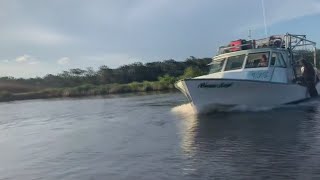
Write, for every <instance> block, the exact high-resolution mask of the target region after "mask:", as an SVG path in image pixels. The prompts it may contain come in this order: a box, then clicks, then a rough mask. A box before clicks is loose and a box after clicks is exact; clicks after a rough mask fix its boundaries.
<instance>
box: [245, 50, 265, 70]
mask: <svg viewBox="0 0 320 180" xmlns="http://www.w3.org/2000/svg"><path fill="white" fill-rule="evenodd" d="M268 65H269V52H260V53H250V54H248V58H247V63H246V67H245V68H259V67H268Z"/></svg>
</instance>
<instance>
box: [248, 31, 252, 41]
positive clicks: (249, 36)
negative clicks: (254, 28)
mask: <svg viewBox="0 0 320 180" xmlns="http://www.w3.org/2000/svg"><path fill="white" fill-rule="evenodd" d="M248 38H249V40H251V39H252V37H251V29H249V34H248Z"/></svg>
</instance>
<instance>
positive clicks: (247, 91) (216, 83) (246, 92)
mask: <svg viewBox="0 0 320 180" xmlns="http://www.w3.org/2000/svg"><path fill="white" fill-rule="evenodd" d="M175 86H176V88H178V89H179V90H180V91H181V92H182V93H183V94H184V95H185V96H186V97H187V98H188V99H189V101H190V102H192V104H193V106H194V108H195V109H196V110H197V111H198V112H200V113H201V112H205V111H208V110H210V109H214V108H215V107H222V106H227V107H230V106H237V105H242V106H247V107H254V108H257V107H273V106H277V105H282V104H288V103H295V102H299V101H303V100H306V99H308V98H310V96H309V93H308V91H307V88H306V87H304V86H301V85H298V84H287V83H273V82H264V81H252V80H238V79H186V80H181V81H179V82H177V83H176V84H175ZM317 90H318V91H319V90H320V86H319V84H318V85H317Z"/></svg>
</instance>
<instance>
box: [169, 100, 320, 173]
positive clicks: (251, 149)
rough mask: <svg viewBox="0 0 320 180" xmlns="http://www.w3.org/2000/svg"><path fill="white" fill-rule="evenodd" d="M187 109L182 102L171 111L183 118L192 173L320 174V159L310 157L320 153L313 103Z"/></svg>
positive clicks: (185, 150)
mask: <svg viewBox="0 0 320 180" xmlns="http://www.w3.org/2000/svg"><path fill="white" fill-rule="evenodd" d="M187 109H188V106H187V105H184V106H182V107H178V108H176V109H175V110H174V112H176V113H177V112H178V113H179V116H181V117H182V119H183V121H182V129H181V131H182V133H181V134H182V140H181V149H182V151H183V154H184V155H185V158H186V161H185V162H186V163H185V169H186V170H188V172H187V174H188V175H190V176H191V177H192V176H197V177H198V176H202V175H204V174H206V177H204V178H209V177H224V178H225V177H235V176H239V175H240V176H241V177H248V178H249V177H250V178H252V177H253V176H256V177H259V178H261V177H266V178H268V177H273V176H277V177H281V178H292V177H300V176H301V177H303V175H305V174H308V175H310V174H313V175H314V176H313V177H315V176H317V175H320V174H319V173H318V172H320V168H319V167H320V166H319V165H320V158H319V156H317V157H316V158H315V157H314V155H315V154H320V142H319V138H318V134H319V132H320V128H319V121H318V120H319V109H318V108H317V107H316V106H315V105H314V104H313V105H304V106H297V107H291V108H284V109H283V108H282V109H276V110H272V111H265V112H234V113H230V112H228V113H215V114H211V115H205V116H204V115H201V116H198V115H195V114H193V113H190V110H187ZM204 172H206V173H204ZM208 172H210V173H208ZM207 176H208V177H207Z"/></svg>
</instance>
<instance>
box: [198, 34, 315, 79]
mask: <svg viewBox="0 0 320 180" xmlns="http://www.w3.org/2000/svg"><path fill="white" fill-rule="evenodd" d="M277 37H278V36H277ZM270 39H271V38H269V41H267V42H269V43H265V42H266V40H263V41H262V42H264V45H261V43H259V41H250V43H251V44H250V45H249V46H248V44H242V45H240V46H241V47H245V49H244V50H243V49H241V48H235V47H234V46H232V45H233V44H234V42H233V44H232V45H231V46H230V47H227V48H226V47H223V49H222V50H221V49H219V54H218V55H217V56H215V57H214V58H213V61H212V62H211V63H210V64H209V65H210V72H209V74H208V75H206V76H201V77H198V78H219V79H220V78H222V79H243V80H256V81H269V82H275V83H294V82H295V80H296V79H297V76H299V73H300V72H299V71H300V68H299V66H298V65H299V63H297V61H296V60H295V59H294V55H293V50H294V49H295V48H296V47H298V46H300V44H301V42H303V41H307V42H311V45H314V47H315V43H314V42H312V41H309V40H307V39H306V38H305V36H299V35H291V34H286V35H284V36H283V38H282V39H281V40H280V41H279V38H277V41H273V42H272V44H271V43H270ZM273 40H274V38H273ZM297 40H300V41H301V42H298V41H297ZM293 41H295V42H294V43H293ZM266 44H267V45H266ZM270 44H271V45H270ZM303 45H308V44H307V43H306V42H303ZM226 49H227V50H226ZM235 49H236V51H235ZM230 50H231V51H230ZM314 56H315V54H314ZM315 58H316V57H314V59H315Z"/></svg>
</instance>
